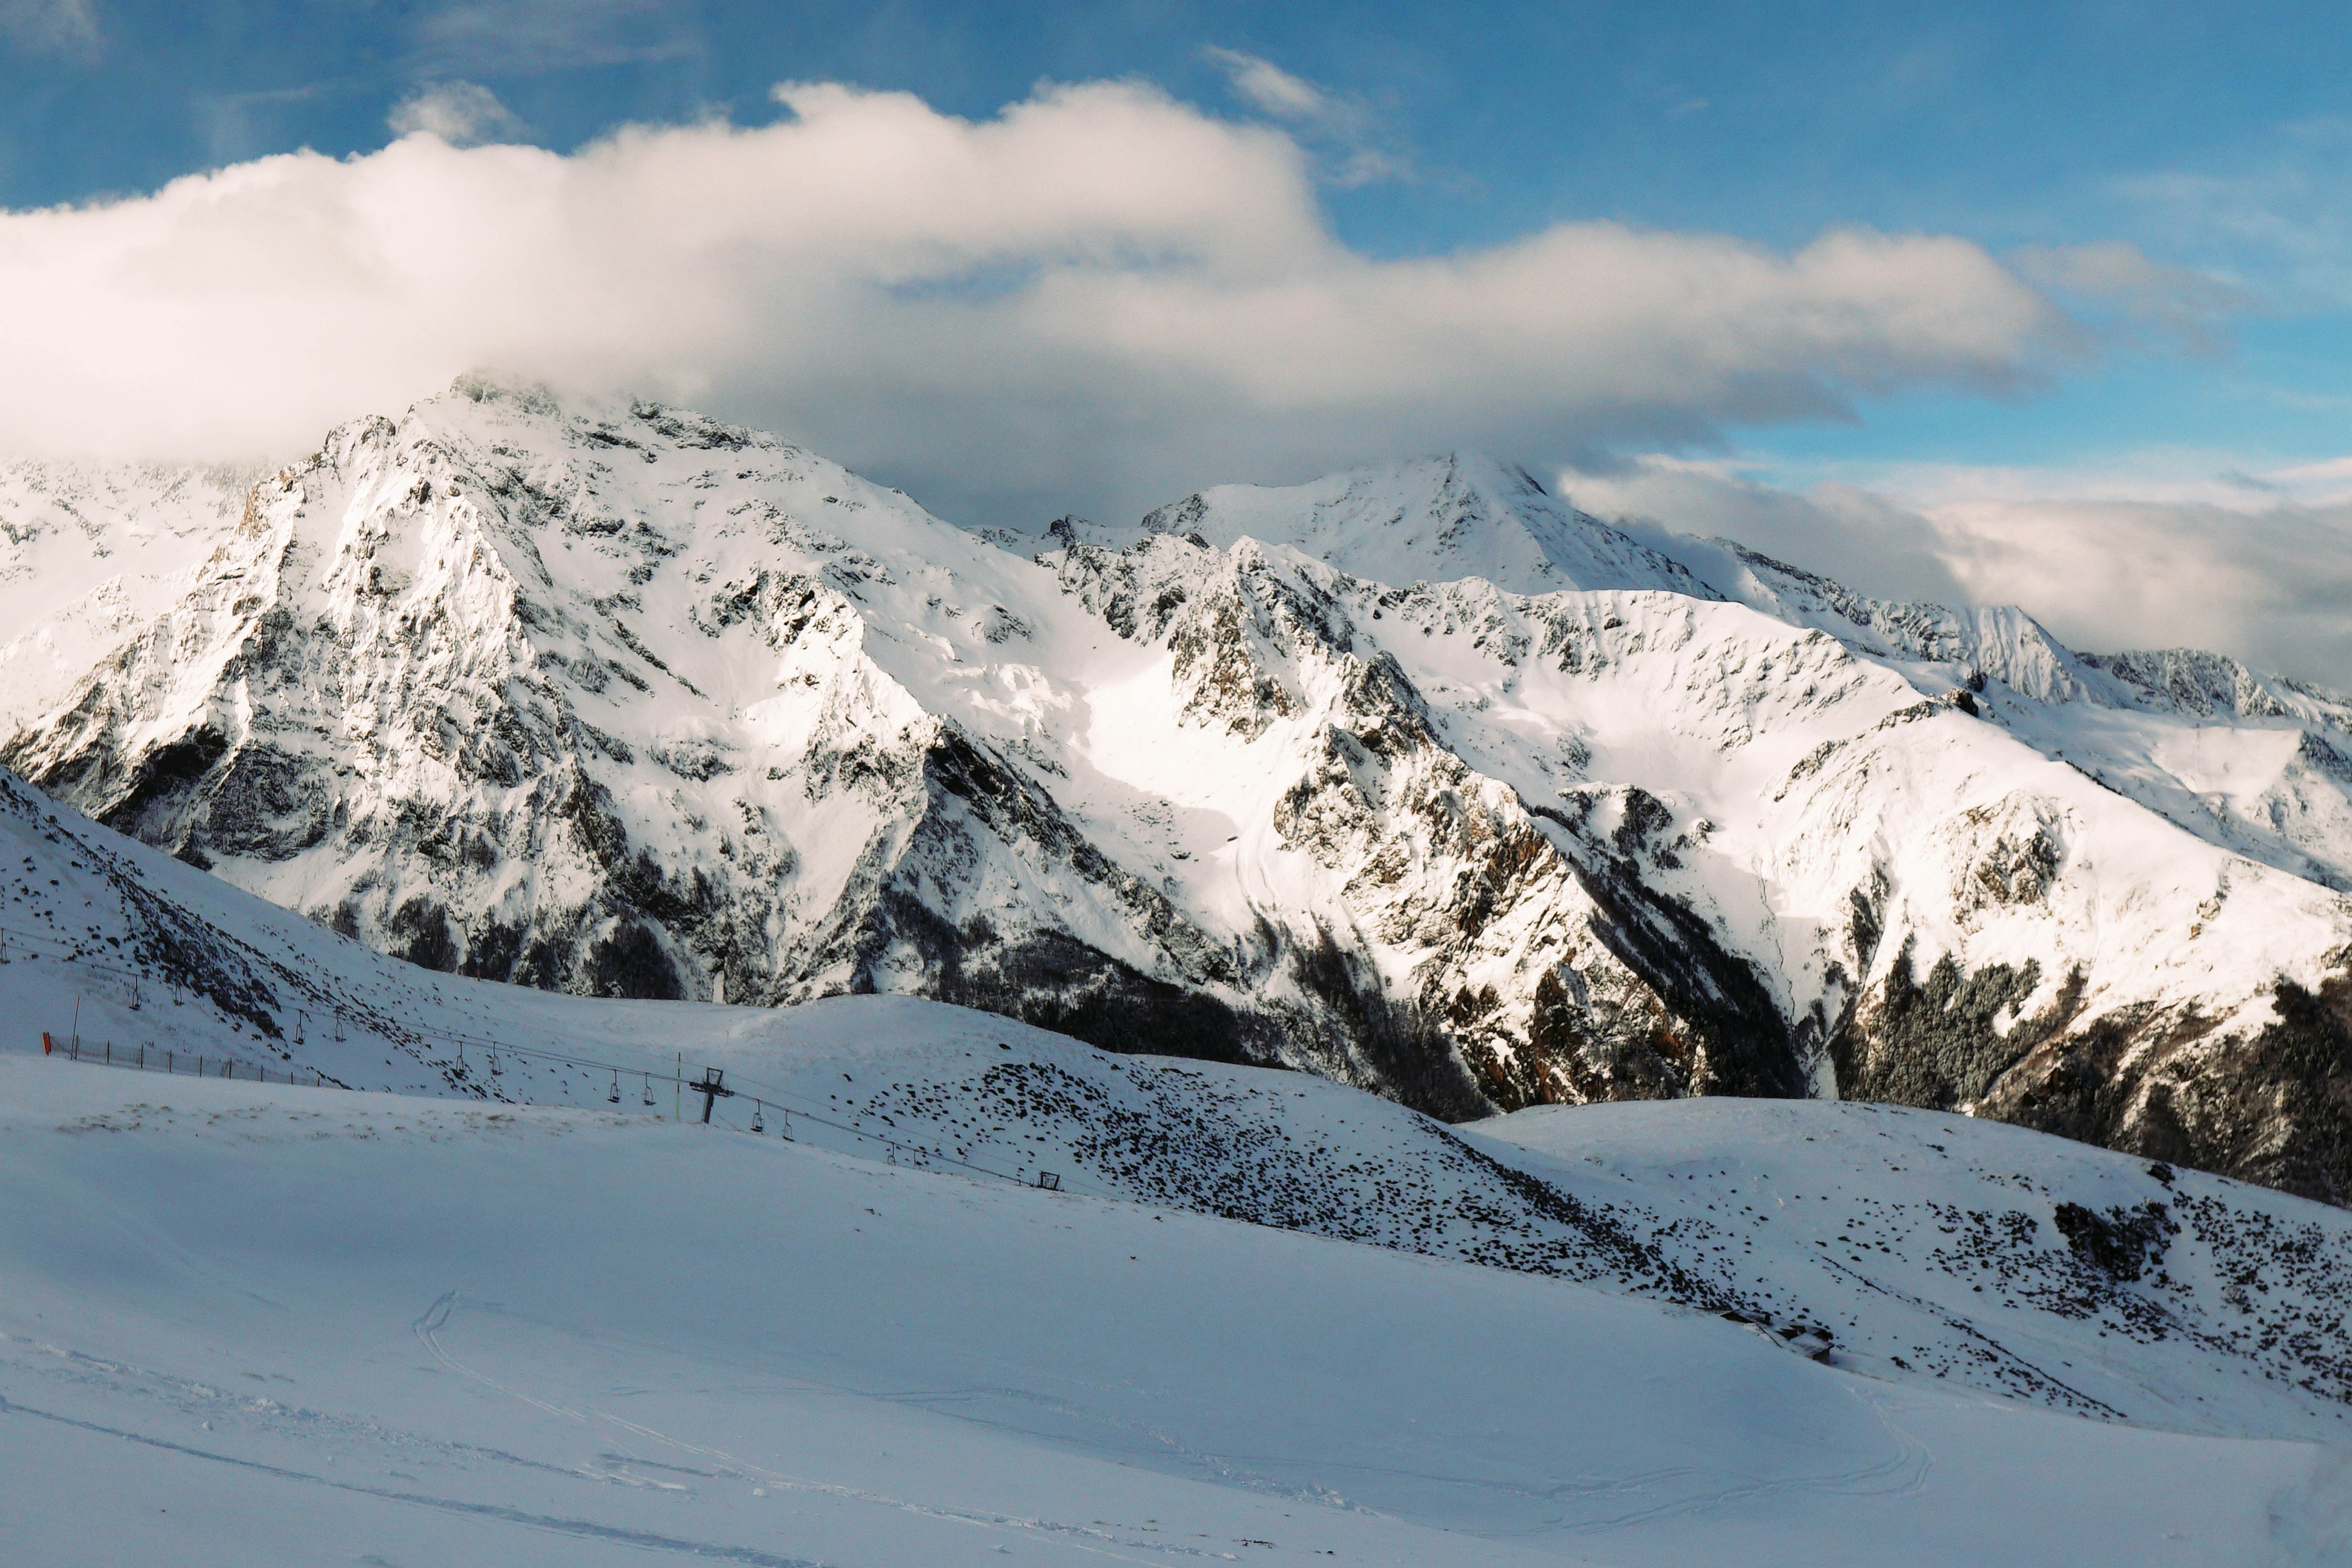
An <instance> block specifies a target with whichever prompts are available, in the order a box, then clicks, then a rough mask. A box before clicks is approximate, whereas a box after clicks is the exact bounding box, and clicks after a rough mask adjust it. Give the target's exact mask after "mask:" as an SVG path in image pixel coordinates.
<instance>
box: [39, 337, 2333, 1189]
mask: <svg viewBox="0 0 2352 1568" xmlns="http://www.w3.org/2000/svg"><path fill="white" fill-rule="evenodd" d="M0 535H5V546H0V605H5V608H6V609H7V610H8V611H9V612H10V614H9V616H8V623H7V624H8V625H9V626H13V627H15V628H16V630H15V632H14V634H13V639H12V640H11V641H9V642H8V643H7V644H6V645H5V647H0V734H5V743H0V761H5V763H6V764H7V765H8V766H9V767H11V768H14V769H15V770H16V771H17V772H18V773H21V774H23V775H24V776H25V777H26V778H27V779H28V780H30V781H31V782H33V783H34V784H37V785H38V786H39V787H41V788H42V789H44V790H46V791H47V792H49V793H50V794H51V795H54V796H56V797H57V798H58V799H59V800H62V801H64V802H66V803H68V804H70V805H74V806H76V807H78V808H79V809H81V810H84V811H86V812H88V813H89V814H90V815H92V816H96V817H98V818H99V819H100V820H101V821H103V822H105V823H107V824H109V825H110V826H115V827H117V828H120V829H121V830H122V831H124V832H126V833H129V834H131V835H132V836H134V837H139V838H141V839H143V840H145V841H146V842H148V843H150V844H152V845H155V846H157V847H163V848H164V849H167V850H169V851H170V852H172V853H173V854H175V855H177V856H179V857H180V858H182V859H184V860H186V861H189V862H191V863H193V864H194V865H197V866H200V867H205V868H209V869H211V870H212V871H213V872H215V874H216V875H217V876H219V877H222V878H225V879H227V880H228V881H230V882H233V883H235V884H236V885H237V886H239V887H241V888H244V889H248V890H250V891H252V892H255V893H257V894H259V895H261V896H262V897H264V898H266V899H268V900H272V901H274V902H276V903H278V904H280V905H283V906H285V907H287V908H289V909H292V910H299V911H300V912H301V913H303V914H305V915H307V916H309V917H310V918H311V919H313V920H315V921H319V922H320V923H322V924H324V925H327V926H329V927H331V928H332V929H334V930H336V931H341V932H343V933H345V934H347V935H350V936H353V937H356V938H358V939H359V940H361V941H362V942H366V943H367V944H369V945H371V946H373V947H375V948H377V949H379V950H381V951H383V952H389V953H393V954H396V955H398V956H401V957H404V958H406V959H409V960H411V961H413V962H415V963H419V964H423V965H425V966H426V967H428V968H432V969H436V970H443V971H450V972H456V973H464V974H470V975H478V976H484V977H489V978H494V979H499V980H508V981H512V982H515V983H517V984H524V985H531V986H538V987H542V988H547V989H551V990H558V991H566V992H572V993H576V994H584V995H601V996H614V997H656V998H659V997H668V998H693V999H698V1000H708V999H712V998H717V997H721V996H723V997H724V998H725V999H727V1000H730V1001H734V1002H751V1003H789V1002H797V1001H803V1000H807V999H811V998H814V997H818V996H823V995H828V994H838V993H847V992H885V993H902V994H914V995H920V996H927V997H931V998H935V999H938V1000H942V1001H948V1002H953V1003H959V1004H963V1005H969V1006H974V1007H980V1008H983V1009H988V1010H992V1011H995V1012H999V1013H1003V1014H1007V1015H1011V1016H1017V1017H1020V1018H1022V1019H1024V1020H1026V1021H1028V1022H1030V1023H1033V1024H1037V1025H1040V1026H1045V1027H1047V1028H1050V1029H1054V1030H1057V1031H1060V1032H1063V1033H1066V1034H1070V1035H1075V1036H1076V1037H1080V1038H1082V1039H1085V1040H1087V1041H1091V1042H1093V1043H1096V1044H1098V1045H1102V1046H1105V1047H1110V1048H1113V1049H1119V1050H1135V1051H1154V1052H1162V1053H1168V1054H1175V1055H1184V1056H1192V1057H1198V1058H1213V1059H1219V1060H1224V1061H1233V1062H1253V1063H1265V1064H1279V1065H1286V1066H1290V1067H1294V1068H1304V1069H1307V1070H1310V1071H1314V1072H1318V1073H1321V1074H1325V1075H1327V1076H1329V1077H1332V1078H1335V1079H1341V1080H1343V1081H1346V1082H1349V1083H1354V1084H1358V1085H1361V1086H1365V1087H1370V1088H1373V1089H1379V1090H1380V1091H1381V1092H1383V1093H1386V1094H1388V1095H1391V1096H1392V1097H1394V1098H1396V1099H1399V1100H1403V1101H1405V1102H1406V1103H1408V1104H1411V1105H1414V1106H1416V1107H1419V1108H1421V1109H1423V1110H1429V1111H1432V1112H1433V1113H1435V1114H1438V1115H1441V1116H1444V1117H1447V1118H1450V1119H1457V1120H1458V1119H1465V1118H1469V1117H1475V1116H1478V1115H1483V1114H1486V1113H1488V1112H1490V1111H1493V1110H1510V1109H1517V1108H1519V1107H1523V1106H1527V1105H1531V1104H1538V1103H1545V1102H1562V1103H1573V1102H1579V1101H1587V1100H1630V1099H1652V1098H1666V1097H1674V1096H1682V1095H1691V1094H1737V1095H1764V1096H1802V1095H1811V1096H1829V1095H1832V1094H1834V1095H1838V1096H1842V1097H1845V1098H1850V1099H1867V1100H1890V1101H1897V1102H1901V1103H1905V1104H1910V1105H1917V1106H1926V1107H1932V1108H1937V1109H1958V1110H1969V1111H1970V1112H1972V1113H1975V1114H1979V1115H1985V1116H1991V1117H1996V1118H2000V1119H2002V1120H2006V1121H2015V1122H2019V1123H2021V1124H2024V1125H2027V1126H2032V1127H2036V1128H2040V1129H2042V1130H2045V1131H2057V1132H2062V1133H2065V1134H2068V1135H2070V1136H2074V1137H2077V1138H2082V1139H2085V1140H2089V1141H2092V1142H2101V1143H2105V1144H2108V1145H2110V1146H2112V1147H2115V1148H2118V1149H2124V1150H2128V1151H2132V1152H2137V1153H2140V1154H2143V1155H2145V1156H2147V1157H2148V1158H2150V1159H2156V1160H2163V1161H2170V1162H2175V1163H2185V1164H2190V1165H2195V1166H2200V1167H2202V1168H2205V1169H2209V1170H2213V1171H2217V1172H2221V1173H2225V1174H2230V1175H2235V1176H2241V1177H2244V1178H2248V1179H2251V1180H2254V1181H2259V1182H2263V1183H2266V1184H2272V1185H2274V1186H2279V1187H2283V1188H2285V1189H2287V1190H2290V1191H2293V1192H2295V1193H2299V1194H2305V1195H2310V1196H2315V1197H2321V1198H2325V1199H2327V1200H2330V1201H2333V1202H2337V1203H2343V1202H2346V1201H2347V1199H2352V1029H2347V998H2352V901H2347V898H2346V897H2345V894H2344V889H2347V888H2352V699H2347V698H2345V697H2342V696H2339V695H2337V694H2335V693H2331V692H2327V691H2325V690H2322V689H2316V688H2314V687H2311V686H2308V685H2306V684H2303V683H2299V682H2294V681H2290V680H2286V679H2281V678H2277V677H2273V676H2265V675H2262V674H2259V673H2257V672H2254V671H2251V670H2248V669H2246V668H2243V667H2242V666H2240V665H2238V664H2236V663H2235V662H2234V661H2231V660H2230V659H2227V658H2221V657H2219V656H2215V655H2211V654H2205V653H2196V652H2189V651H2180V650H2174V651H2167V652H2158V653H2126V654H2118V655H2112V656H2097V657H2094V656H2089V655H2084V654H2079V653H2076V652H2074V651H2071V650H2069V649H2067V648H2065V647H2063V646H2062V645H2061V644H2059V643H2058V642H2057V641H2056V639H2054V638H2053V637H2051V636H2050V635H2049V634H2048V633H2047V632H2046V631H2045V630H2043V628H2042V627H2041V626H2038V625H2036V624H2035V623H2034V622H2033V621H2032V618H2031V617H2030V616H2026V615H2024V614H2023V613H2021V612H2020V611H2017V610H1955V609H1948V608H1945V607H1942V606H1937V605H1915V604H1901V603H1890V602H1885V601H1880V600H1874V599H1869V598H1866V597H1864V596H1863V595H1858V594H1855V593H1853V592H1851V591H1849V590H1848V589H1846V588H1844V587H1843V586H1842V585H1840V584H1837V583H1835V582H1833V581H1831V580H1830V579H1828V578H1825V577H1822V576H1818V575H1814V574H1811V573H1809V572H1806V571H1803V570H1800V569H1799V568H1797V567H1794V566H1790V565H1787V564H1785V563H1780V562H1776V561H1773V560H1770V559H1769V558H1767V557H1764V556H1762V555H1759V554H1757V553H1755V552H1750V551H1748V550H1745V549H1743V548H1741V547H1740V546H1738V544H1735V543H1732V542H1727V541H1699V540H1679V541H1667V542H1664V543H1658V542H1647V543H1645V542H1642V541H1639V540H1636V539H1635V538H1633V536H1631V535H1630V534H1628V533H1626V532H1624V531H1621V530H1618V529H1615V528H1612V527H1611V526H1609V525H1608V524H1606V523H1603V522H1602V521H1599V520H1597V519H1595V518H1592V517H1591V516H1588V515H1586V514H1584V513H1582V512H1580V511H1578V510H1575V509H1573V508H1572V507H1570V506H1568V505H1566V504H1565V503H1563V502H1562V501H1561V500H1559V499H1557V498H1555V497H1553V496H1551V495H1549V494H1547V493H1546V492H1545V490H1544V489H1543V487H1542V486H1541V485H1540V484H1538V482H1537V481H1535V480H1534V479H1531V478H1530V477H1528V475H1526V474H1525V473H1523V472H1520V471H1517V470H1515V469H1511V468H1507V467H1504V466H1502V465H1499V464H1496V463H1494V462H1491V461H1488V460H1486V459H1485V458H1475V457H1470V456H1456V457H1450V458H1434V459H1429V460H1425V461H1422V462H1416V463H1411V464H1406V465H1402V466H1400V467H1396V468H1384V469H1372V470H1362V471H1357V472H1352V473H1347V474H1341V475H1335V476H1332V477H1330V478H1328V479H1322V480H1319V481H1317V482H1316V483H1314V484H1310V485H1305V486H1298V487H1295V488H1290V489H1261V488H1254V487H1244V486H1227V487H1221V488H1218V489H1210V490H1204V491H1202V492H1201V493H1200V494H1198V495H1195V496H1192V497H1188V498H1186V499H1184V500H1180V501H1178V502H1175V503H1174V504H1172V505H1171V506H1167V507H1163V508H1161V509H1160V510H1158V511H1155V512H1153V513H1152V514H1151V515H1150V517H1148V518H1146V519H1144V520H1143V521H1141V523H1139V525H1137V526H1135V527H1133V528H1123V529H1113V528H1104V527H1098V526H1096V525H1092V524H1087V523H1081V522H1078V521H1076V520H1065V521H1062V522H1059V523H1056V524H1055V525H1053V526H1052V527H1051V528H1049V529H1047V530H1045V531H1040V532H1039V533H1037V534H1035V535H1016V534H1011V533H1005V532H1002V531H996V532H992V533H990V534H987V535H984V536H983V535H980V534H975V533H972V532H969V531H963V530H960V529H958V528H955V527H953V526H950V524H948V523H945V522H943V521H940V520H938V519H936V518H933V517H931V516H929V515H928V514H927V513H925V512H924V511H923V510H922V509H921V508H919V506H917V505H916V504H915V503H914V502H912V501H911V500H908V499H907V498H906V497H904V496H902V495H900V494H898V493H897V492H895V491H892V490H889V489H883V488H881V487H878V486H876V485H873V484H870V483H868V482H866V481H865V480H863V479H858V478H857V477H856V476H855V475H853V474H850V473H848V472H846V471H845V470H844V469H842V468H838V467H836V466H835V465H833V464H831V463H828V462H826V461H824V459H822V458H817V457H815V456H814V455H812V454H809V453H807V452H804V451H802V450H799V449H798V448H796V447H793V446H791V445H790V444H788V443H786V442H784V441H782V440H781V439H779V438H777V437H772V436H766V435H761V434H759V433H757V432H752V431H748V430H742V429H738V428H735V427H732V426H725V425H722V424H719V423H717V422H714V421H711V420H708V419H704V418H701V417H699V416H695V415H692V414H688V413H684V412H681V411H678V410H675V409H670V408H664V407H655V406H648V405H635V406H625V407H593V406H585V405H583V406H577V407H567V406H562V405H558V404H557V403H556V402H555V401H554V400H552V399H551V398H550V397H548V396H547V395H544V394H541V393H539V392H536V391H533V390H530V389H524V388H517V387H511V386H505V385H499V384H491V383H488V382H484V381H478V380H468V381H465V382H461V383H460V384H458V385H457V387H456V388H454V389H453V390H452V391H451V392H450V393H448V394H446V395H443V396H441V397H438V398H436V399H433V400H430V401H428V402H426V403H424V404H420V405H417V406H415V408H412V409H411V410H409V411H408V412H407V413H406V414H404V416H401V417H400V418H398V419H396V420H394V419H382V418H376V419H367V420H362V421H359V422H355V423H353V424H351V425H347V426H341V427H340V428H338V429H337V430H335V431H333V432H332V433H331V434H330V435H329V437H327V439H326V441H325V443H324V445H323V446H322V447H321V448H320V451H319V452H318V453H317V454H316V455H315V456H313V457H311V458H309V459H307V460H306V461H304V462H302V463H300V464H298V465H295V466H294V467H292V468H287V469H285V470H283V471H281V472H279V473H277V474H274V475H268V476H263V477H258V478H256V477H254V476H250V475H240V474H234V473H223V472H197V471H190V472H185V473H181V472H173V471H163V470H152V469H150V470H129V469H108V468H88V467H84V468H74V467H59V466H44V465H36V464H22V463H20V464H16V465H13V466H10V467H7V468H0Z"/></svg>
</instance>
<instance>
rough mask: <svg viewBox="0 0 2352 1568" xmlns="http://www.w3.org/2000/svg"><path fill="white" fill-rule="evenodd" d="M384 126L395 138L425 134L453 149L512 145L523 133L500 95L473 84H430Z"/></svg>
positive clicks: (400, 104) (398, 105) (397, 108)
mask: <svg viewBox="0 0 2352 1568" xmlns="http://www.w3.org/2000/svg"><path fill="white" fill-rule="evenodd" d="M384 123H385V124H386V125H388V126H389V127H390V128H391V130H392V133H393V134H394V135H395V136H413V135H415V134H416V133H418V132H423V133H425V135H428V136H438V137H439V138H440V139H441V140H442V141H444V142H448V143H449V144H450V145H451V146H452V147H471V146H474V145H477V144H478V143H480V142H502V141H508V142H510V141H514V140H517V139H518V138H520V136H521V135H522V133H523V123H522V121H520V120H518V119H516V118H515V116H514V114H513V112H512V111H511V110H509V109H508V108H507V106H506V105H505V104H503V103H500V102H499V97H498V94H496V93H494V92H492V91H491V90H490V89H488V88H486V87H482V86H479V85H478V84H476V83H474V82H470V81H438V82H430V83H427V84H426V85H425V86H424V87H420V88H418V89H416V90H415V92H412V93H410V94H409V95H408V96H407V97H406V98H404V99H402V100H400V101H399V102H398V103H396V104H394V106H393V110H392V113H391V115H390V116H389V117H388V118H387V119H386V121H384Z"/></svg>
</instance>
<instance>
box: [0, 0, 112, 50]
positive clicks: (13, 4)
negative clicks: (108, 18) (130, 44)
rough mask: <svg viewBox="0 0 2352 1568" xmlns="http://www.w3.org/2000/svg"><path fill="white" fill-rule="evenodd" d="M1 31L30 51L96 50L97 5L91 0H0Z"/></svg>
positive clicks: (97, 35) (17, 45)
mask: <svg viewBox="0 0 2352 1568" xmlns="http://www.w3.org/2000/svg"><path fill="white" fill-rule="evenodd" d="M0 34H5V35H6V37H7V39H8V41H9V42H10V43H12V44H14V45H16V47H18V48H20V49H25V50H27V51H30V52H35V53H57V54H68V55H72V54H82V55H87V54H95V53H96V52H97V51H98V45H99V32H98V6H97V5H95V4H94V3H93V0H0Z"/></svg>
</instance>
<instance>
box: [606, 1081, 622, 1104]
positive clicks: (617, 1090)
mask: <svg viewBox="0 0 2352 1568" xmlns="http://www.w3.org/2000/svg"><path fill="white" fill-rule="evenodd" d="M604 1103H605V1104H607V1105H618V1104H620V1103H621V1075H620V1074H619V1073H614V1075H613V1092H612V1093H610V1094H608V1095H606V1096H605V1097H604Z"/></svg>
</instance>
